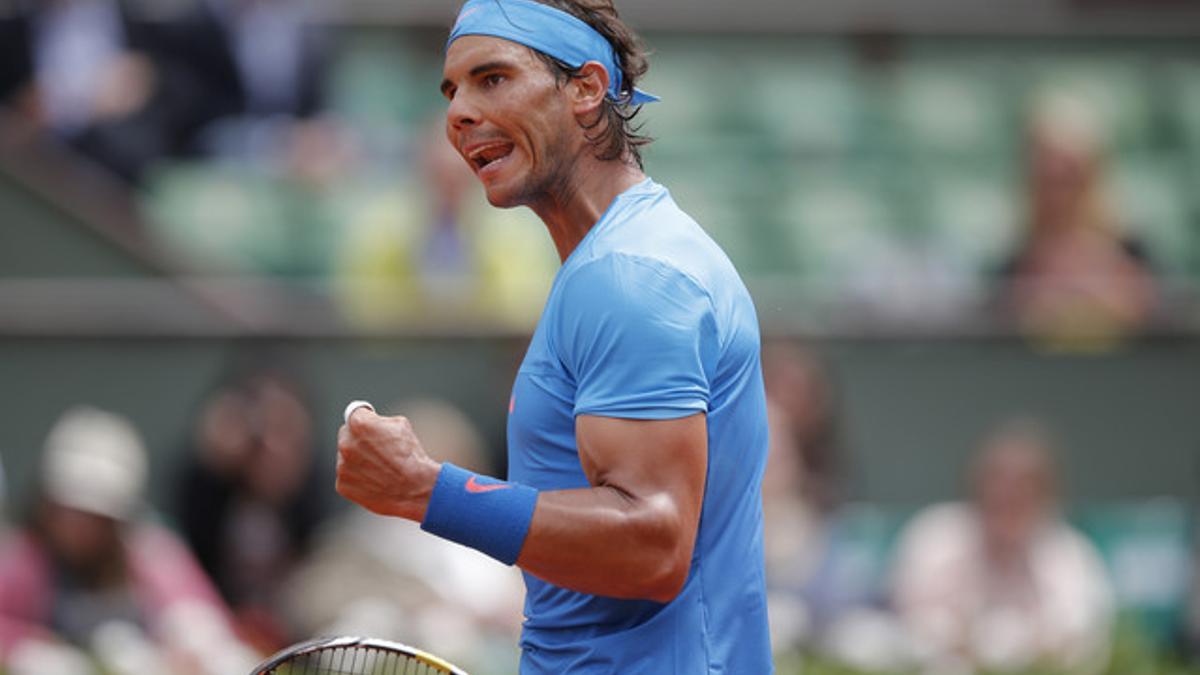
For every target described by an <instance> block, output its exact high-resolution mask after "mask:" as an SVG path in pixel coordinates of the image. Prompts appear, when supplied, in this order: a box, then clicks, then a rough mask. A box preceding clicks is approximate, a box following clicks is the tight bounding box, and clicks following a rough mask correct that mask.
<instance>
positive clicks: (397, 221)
mask: <svg viewBox="0 0 1200 675" xmlns="http://www.w3.org/2000/svg"><path fill="white" fill-rule="evenodd" d="M436 122H437V123H436V124H431V125H429V126H428V128H427V131H426V134H425V136H424V137H423V140H422V143H421V152H420V165H419V169H420V172H421V175H420V185H418V186H416V188H415V189H413V190H396V191H392V192H389V193H386V194H384V195H382V196H380V197H379V198H377V199H375V200H374V201H372V202H369V203H368V204H367V205H366V206H365V207H364V208H363V209H362V210H361V211H360V214H359V215H358V217H357V218H355V219H354V221H353V222H351V223H350V226H349V228H348V230H347V233H346V236H345V237H344V238H343V245H342V248H341V250H340V252H339V258H340V263H339V267H340V268H341V273H340V277H341V278H340V286H341V290H342V294H341V295H342V298H343V305H344V309H345V311H346V313H347V315H348V316H349V317H350V318H351V319H352V320H353V321H355V322H356V323H360V324H366V325H371V324H376V325H378V324H383V325H387V324H388V323H390V322H394V321H396V320H397V319H398V318H403V317H409V316H413V315H417V316H420V315H422V314H424V315H428V314H429V313H436V312H442V313H445V312H454V311H457V312H460V313H469V314H471V315H473V316H480V317H482V318H486V319H493V320H500V321H510V322H513V323H514V324H515V325H518V326H521V327H529V326H532V324H533V322H534V321H535V320H536V319H537V316H538V313H539V312H541V309H542V298H544V297H545V294H546V291H547V290H548V289H549V286H550V281H551V279H553V277H554V274H555V272H556V271H557V270H558V266H559V262H560V261H559V259H558V256H557V255H556V254H555V252H554V249H553V246H551V244H550V241H549V240H548V239H547V238H546V236H545V233H544V232H543V231H542V228H543V227H544V226H543V225H541V223H539V222H537V219H536V218H535V217H534V216H533V215H532V214H531V213H529V212H527V211H525V210H498V209H493V208H491V207H489V206H488V204H487V201H486V200H485V198H484V194H483V190H482V189H481V188H480V186H479V182H478V181H477V180H476V179H475V177H474V176H473V175H472V173H471V170H470V168H469V167H468V166H467V163H466V162H465V161H463V159H462V157H460V156H459V154H458V153H457V152H456V151H455V150H454V148H453V147H452V146H451V145H450V144H449V143H448V142H447V141H446V136H445V131H444V128H443V126H442V124H443V123H444V120H442V119H440V118H439V119H438V120H436ZM460 315H463V314H460Z"/></svg>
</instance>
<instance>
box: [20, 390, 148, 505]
mask: <svg viewBox="0 0 1200 675" xmlns="http://www.w3.org/2000/svg"><path fill="white" fill-rule="evenodd" d="M42 481H43V487H44V488H45V491H46V492H45V494H46V497H47V498H49V499H51V500H53V501H55V502H58V503H60V504H63V505H65V506H70V507H72V508H76V509H79V510H81V511H87V512H89V513H95V514H98V515H102V516H108V517H110V518H116V519H118V520H123V519H125V518H127V517H129V516H130V515H132V514H133V512H134V510H135V509H136V508H137V506H138V504H139V503H140V502H141V498H142V489H143V488H144V486H145V482H146V450H145V446H143V444H142V439H141V436H139V435H138V432H137V430H136V429H134V428H133V425H132V424H130V423H129V421H128V420H126V419H125V418H123V417H119V416H117V415H114V414H112V413H108V412H104V411H103V410H97V409H96V408H90V407H78V408H72V409H70V410H68V411H67V412H66V413H64V414H63V416H62V417H60V418H59V419H58V421H57V422H55V423H54V427H53V428H52V429H51V430H50V435H49V436H47V437H46V446H45V454H44V456H43V459H42Z"/></svg>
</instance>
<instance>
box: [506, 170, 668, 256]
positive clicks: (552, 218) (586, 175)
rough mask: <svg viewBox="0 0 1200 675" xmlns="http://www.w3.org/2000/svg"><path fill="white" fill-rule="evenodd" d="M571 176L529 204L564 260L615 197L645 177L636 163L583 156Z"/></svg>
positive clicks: (569, 174) (570, 172) (570, 173)
mask: <svg viewBox="0 0 1200 675" xmlns="http://www.w3.org/2000/svg"><path fill="white" fill-rule="evenodd" d="M567 175H568V177H567V179H566V180H564V181H563V182H562V184H560V185H558V186H556V187H555V189H553V190H550V191H548V192H547V193H546V194H545V195H544V196H542V198H541V199H539V200H538V201H536V202H534V203H533V204H530V205H529V206H530V208H531V209H533V212H534V213H536V214H537V215H538V217H539V218H541V219H542V222H543V223H545V224H546V229H547V230H549V231H550V237H551V238H553V239H554V247H555V248H556V249H558V257H559V259H560V260H562V261H563V262H566V260H567V258H568V257H569V256H570V255H571V253H572V252H573V251H574V250H575V247H577V246H579V242H581V241H583V238H584V237H586V236H587V233H588V232H589V231H591V229H592V227H593V226H594V225H595V224H596V223H597V221H599V220H600V217H601V216H603V215H604V212H605V211H606V210H608V207H609V205H610V204H612V202H613V200H614V199H616V198H617V196H618V195H620V194H621V193H622V192H624V191H626V190H628V189H629V188H631V187H633V186H634V185H636V184H638V183H639V182H641V181H642V180H644V179H645V178H646V174H644V173H642V170H641V169H639V168H638V167H637V165H636V164H633V163H631V162H624V161H603V160H599V159H596V158H594V157H592V156H591V155H590V154H588V155H586V156H585V157H582V158H581V159H580V161H579V162H578V164H577V165H576V166H575V167H573V170H572V171H569V172H568V174H567Z"/></svg>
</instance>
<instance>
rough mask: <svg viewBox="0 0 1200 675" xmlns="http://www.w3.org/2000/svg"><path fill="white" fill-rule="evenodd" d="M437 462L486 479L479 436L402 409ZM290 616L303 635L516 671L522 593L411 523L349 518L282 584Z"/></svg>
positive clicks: (465, 423) (410, 406)
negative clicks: (418, 649)
mask: <svg viewBox="0 0 1200 675" xmlns="http://www.w3.org/2000/svg"><path fill="white" fill-rule="evenodd" d="M393 409H394V410H395V411H396V412H397V413H398V414H403V415H405V416H407V417H408V418H409V420H410V421H411V423H412V425H413V427H414V428H415V429H417V430H418V433H420V434H421V439H422V442H423V443H424V445H425V448H426V449H427V450H428V451H429V452H430V454H431V455H432V456H433V457H436V458H437V459H438V460H440V461H449V462H453V463H455V464H457V465H459V466H462V467H465V468H468V469H470V470H472V471H479V472H490V470H491V467H489V466H488V464H489V463H488V461H487V455H486V452H485V448H484V445H483V442H482V439H481V438H480V436H479V433H478V431H477V430H476V429H475V427H474V425H472V423H471V421H470V420H469V419H468V418H467V417H466V416H465V415H464V414H463V413H462V412H461V411H459V410H458V409H457V408H455V407H453V406H452V405H450V404H448V403H446V402H444V401H440V400H414V401H407V402H401V403H399V404H398V405H396V406H393ZM289 589H290V590H289V591H288V593H287V597H288V598H289V605H290V607H291V612H292V615H293V616H294V617H295V618H296V619H297V621H298V622H299V623H300V625H301V626H302V629H303V630H304V632H306V633H310V634H369V635H374V636H378V637H383V638H388V639H394V640H400V641H404V642H410V643H413V644H419V645H422V646H423V647H425V648H428V649H430V650H431V651H434V652H436V653H439V654H442V655H444V656H446V657H447V658H449V659H450V660H452V661H454V662H456V663H458V664H459V665H461V666H463V667H464V668H466V669H467V670H468V671H470V672H471V673H476V674H477V675H488V674H493V675H500V674H503V673H511V672H514V671H515V670H516V665H517V660H518V652H517V650H516V643H517V638H518V636H519V632H520V622H521V602H522V598H523V596H524V589H523V587H522V585H521V576H520V574H519V573H518V571H517V570H516V569H515V568H510V567H504V566H502V565H497V564H495V561H493V560H491V559H489V558H487V557H486V556H484V555H482V554H480V553H478V552H476V551H474V550H472V549H469V548H466V547H463V546H459V545H457V544H454V543H451V542H448V541H444V540H433V539H431V538H430V537H428V536H427V535H425V534H424V533H422V532H421V531H420V529H419V528H418V527H417V525H416V524H415V523H410V522H407V521H400V520H397V519H395V518H387V517H384V516H377V515H374V514H372V513H370V512H367V511H364V510H362V509H352V510H349V511H347V512H346V513H345V514H344V515H342V516H340V517H338V518H337V519H336V520H334V521H331V522H330V523H329V524H328V526H326V527H325V528H323V529H322V532H321V534H320V537H319V543H318V545H317V546H316V549H315V551H314V554H313V555H312V556H311V557H310V559H309V561H308V562H307V564H305V566H304V567H303V569H301V570H300V572H299V573H298V574H296V575H295V577H293V578H292V579H291V581H290V583H289Z"/></svg>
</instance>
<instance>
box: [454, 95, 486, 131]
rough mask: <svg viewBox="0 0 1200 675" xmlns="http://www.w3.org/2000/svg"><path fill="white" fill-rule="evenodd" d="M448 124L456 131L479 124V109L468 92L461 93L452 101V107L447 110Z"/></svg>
mask: <svg viewBox="0 0 1200 675" xmlns="http://www.w3.org/2000/svg"><path fill="white" fill-rule="evenodd" d="M446 123H447V124H448V125H449V126H450V128H451V129H454V130H456V131H461V130H463V129H465V128H468V127H472V126H475V125H477V124H479V109H478V107H477V106H476V105H475V104H474V103H473V102H472V101H471V97H470V96H469V95H468V94H467V93H466V92H459V94H458V95H457V96H455V97H454V98H453V99H452V100H451V101H450V107H449V109H447V110H446Z"/></svg>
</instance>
